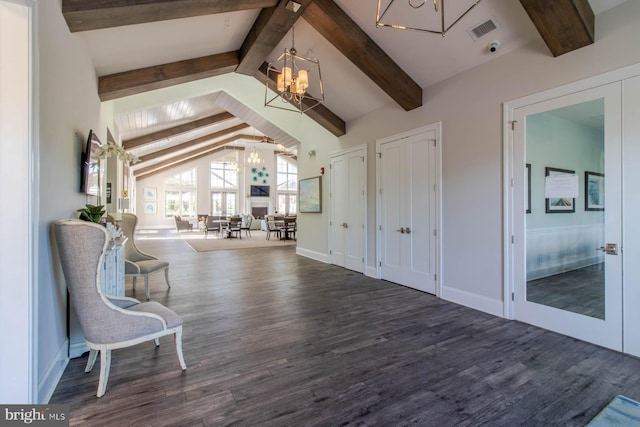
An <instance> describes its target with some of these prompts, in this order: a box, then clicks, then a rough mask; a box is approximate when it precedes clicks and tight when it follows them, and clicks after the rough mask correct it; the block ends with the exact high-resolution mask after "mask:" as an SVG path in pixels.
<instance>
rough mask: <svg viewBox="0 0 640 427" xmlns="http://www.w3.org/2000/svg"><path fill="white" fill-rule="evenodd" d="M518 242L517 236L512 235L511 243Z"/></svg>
mask: <svg viewBox="0 0 640 427" xmlns="http://www.w3.org/2000/svg"><path fill="white" fill-rule="evenodd" d="M515 242H516V236H514V235H511V244H512V245H513V244H514V243H515Z"/></svg>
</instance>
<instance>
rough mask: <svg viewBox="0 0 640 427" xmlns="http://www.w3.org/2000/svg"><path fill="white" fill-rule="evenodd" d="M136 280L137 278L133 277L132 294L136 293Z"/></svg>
mask: <svg viewBox="0 0 640 427" xmlns="http://www.w3.org/2000/svg"><path fill="white" fill-rule="evenodd" d="M137 279H138V278H137V277H136V276H133V286H132V289H133V291H134V292H135V291H136V281H137Z"/></svg>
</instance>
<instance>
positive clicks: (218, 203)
mask: <svg viewBox="0 0 640 427" xmlns="http://www.w3.org/2000/svg"><path fill="white" fill-rule="evenodd" d="M211 215H222V193H211Z"/></svg>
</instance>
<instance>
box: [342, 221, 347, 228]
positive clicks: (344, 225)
mask: <svg viewBox="0 0 640 427" xmlns="http://www.w3.org/2000/svg"><path fill="white" fill-rule="evenodd" d="M340 225H342V226H343V227H344V228H349V224H347V223H346V222H343V223H342V224H340Z"/></svg>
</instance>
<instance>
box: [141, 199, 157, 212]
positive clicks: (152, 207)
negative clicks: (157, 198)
mask: <svg viewBox="0 0 640 427" xmlns="http://www.w3.org/2000/svg"><path fill="white" fill-rule="evenodd" d="M157 212H158V204H157V203H156V202H144V213H146V214H155V213H157Z"/></svg>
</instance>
